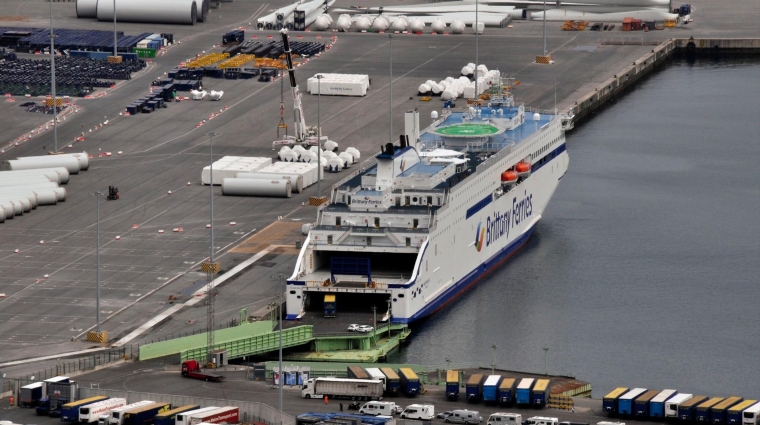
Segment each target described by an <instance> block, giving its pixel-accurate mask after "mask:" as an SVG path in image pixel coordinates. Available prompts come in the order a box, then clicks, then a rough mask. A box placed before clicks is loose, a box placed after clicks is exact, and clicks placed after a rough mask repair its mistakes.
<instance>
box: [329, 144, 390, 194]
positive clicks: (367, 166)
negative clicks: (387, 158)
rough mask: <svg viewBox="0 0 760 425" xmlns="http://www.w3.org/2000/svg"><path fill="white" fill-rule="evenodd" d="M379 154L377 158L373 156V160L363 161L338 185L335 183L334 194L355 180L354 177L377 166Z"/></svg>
mask: <svg viewBox="0 0 760 425" xmlns="http://www.w3.org/2000/svg"><path fill="white" fill-rule="evenodd" d="M378 154H379V152H378V153H377V154H375V156H373V157H372V158H369V159H367V160H365V161H363V162H362V163H361V164H359V165H358V166H355V167H352V168H353V172H352V173H351V174H349V175H347V176H346V177H344V178H342V179H341V180H339V181H338V182H337V183H335V184H334V185H333V186H332V187H333V192H335V191H337V190H338V189H339V188H340V187H341V186H343V185H344V184H346V182H348V181H349V180H351V179H353V178H354V177H356V176H358V175H359V174H362V173H364V172H365V171H367V170H369V169H370V168H372V167H373V166H374V165H375V164H377V155H378Z"/></svg>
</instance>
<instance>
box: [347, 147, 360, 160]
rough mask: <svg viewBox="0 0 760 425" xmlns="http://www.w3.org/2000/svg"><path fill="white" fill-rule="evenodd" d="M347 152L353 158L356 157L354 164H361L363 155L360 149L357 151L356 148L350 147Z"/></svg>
mask: <svg viewBox="0 0 760 425" xmlns="http://www.w3.org/2000/svg"><path fill="white" fill-rule="evenodd" d="M346 152H348V153H350V154H351V156H352V157H354V162H355V163H356V162H359V159H360V158H361V157H362V154H361V153H360V152H359V149H356V148H355V147H350V148H348V149H346Z"/></svg>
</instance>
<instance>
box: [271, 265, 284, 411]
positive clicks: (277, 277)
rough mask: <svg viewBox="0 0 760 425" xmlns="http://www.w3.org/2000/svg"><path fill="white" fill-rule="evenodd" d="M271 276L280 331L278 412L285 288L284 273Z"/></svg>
mask: <svg viewBox="0 0 760 425" xmlns="http://www.w3.org/2000/svg"><path fill="white" fill-rule="evenodd" d="M272 278H273V279H275V280H276V281H277V289H278V291H279V293H278V295H277V307H276V310H275V311H277V315H278V316H279V317H278V320H279V328H280V332H279V334H280V353H279V360H278V366H277V367H278V369H277V371H278V373H279V375H280V378H279V379H278V380H277V384H278V385H277V386H278V387H279V392H280V412H282V411H283V410H282V386H283V379H284V375H283V374H282V311H281V309H282V296H283V295H284V293H285V290H284V289H283V288H282V282H285V275H284V274H282V273H278V274H276V275H274V276H272Z"/></svg>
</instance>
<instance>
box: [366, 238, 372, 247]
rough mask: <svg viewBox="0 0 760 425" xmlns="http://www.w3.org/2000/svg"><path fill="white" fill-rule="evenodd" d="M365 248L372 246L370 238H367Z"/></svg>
mask: <svg viewBox="0 0 760 425" xmlns="http://www.w3.org/2000/svg"><path fill="white" fill-rule="evenodd" d="M367 246H372V238H371V237H369V236H367Z"/></svg>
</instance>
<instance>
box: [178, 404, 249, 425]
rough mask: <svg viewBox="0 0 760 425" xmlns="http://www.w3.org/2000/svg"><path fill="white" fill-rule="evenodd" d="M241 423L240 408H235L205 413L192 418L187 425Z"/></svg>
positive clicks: (223, 408) (224, 408) (228, 407)
mask: <svg viewBox="0 0 760 425" xmlns="http://www.w3.org/2000/svg"><path fill="white" fill-rule="evenodd" d="M238 422H240V408H239V407H233V406H226V407H218V408H216V409H213V410H209V411H207V412H203V413H197V414H195V415H192V416H190V422H189V423H188V424H187V425H198V424H200V423H205V424H222V423H225V424H236V423H238Z"/></svg>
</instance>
